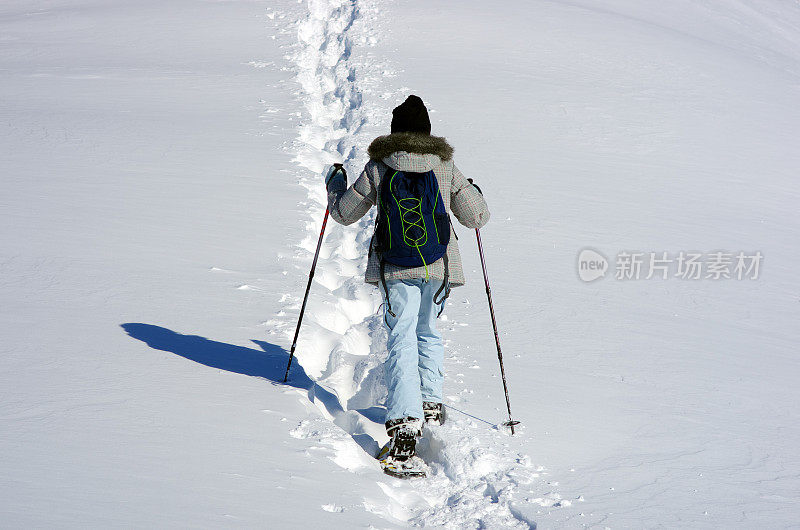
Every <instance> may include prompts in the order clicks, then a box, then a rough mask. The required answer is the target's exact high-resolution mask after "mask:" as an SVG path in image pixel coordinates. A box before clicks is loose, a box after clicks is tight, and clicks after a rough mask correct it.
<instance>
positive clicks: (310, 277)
mask: <svg viewBox="0 0 800 530" xmlns="http://www.w3.org/2000/svg"><path fill="white" fill-rule="evenodd" d="M326 224H328V209H327V208H326V209H325V217H324V218H323V219H322V230H320V231H319V241H317V250H316V252H314V261H313V262H311V272H310V273H309V275H308V285H307V286H306V294H305V296H303V305H302V307H301V308H300V317H299V318H298V319H297V329H295V330H294V341H292V349H291V351H290V352H289V364H287V365H286V375H284V376H283V382H284V383H285V382H286V381H287V380H288V379H289V368H291V367H292V359H294V349H295V348H296V347H297V336H298V335H299V334H300V324H302V323H303V313H305V311H306V302H307V301H308V292H309V291H310V290H311V281H312V280H313V279H314V269H316V268H317V258H318V257H319V249H320V248H321V247H322V236H323V235H324V234H325V225H326Z"/></svg>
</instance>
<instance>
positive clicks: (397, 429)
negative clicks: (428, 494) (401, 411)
mask: <svg viewBox="0 0 800 530" xmlns="http://www.w3.org/2000/svg"><path fill="white" fill-rule="evenodd" d="M421 423H422V422H421V421H420V420H419V419H417V418H400V419H396V420H390V421H387V422H386V432H387V433H388V434H389V435H390V436H391V437H392V439H391V440H389V442H388V443H387V444H386V445H385V446H383V449H381V451H380V452H379V453H378V461H380V463H381V468H383V472H384V473H386V474H387V475H391V476H393V477H398V478H412V477H424V476H427V473H426V467H427V466H425V462H423V461H422V459H421V458H420V457H418V456H417V437H419V435H420V426H421Z"/></svg>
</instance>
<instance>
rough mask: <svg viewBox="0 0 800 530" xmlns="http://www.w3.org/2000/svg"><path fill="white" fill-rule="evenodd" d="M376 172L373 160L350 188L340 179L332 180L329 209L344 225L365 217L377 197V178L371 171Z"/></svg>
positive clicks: (332, 215) (329, 191) (337, 220)
mask: <svg viewBox="0 0 800 530" xmlns="http://www.w3.org/2000/svg"><path fill="white" fill-rule="evenodd" d="M373 172H375V167H374V164H373V163H372V162H368V163H367V165H366V166H364V171H362V172H361V175H359V177H358V178H357V179H356V181H355V182H353V185H352V186H350V187H349V188H348V187H347V186H346V184H345V183H344V182H343V181H342V180H339V181H338V182H336V181H332V182H331V186H330V188H329V189H328V209H329V210H330V213H331V217H333V218H334V219H335V220H336V222H338V223H341V224H343V225H350V224H353V223H355V222H356V221H358V220H359V219H361V218H362V217H364V214H366V213H367V212H368V211H369V209H370V208H372V205H373V204H375V200H376V198H377V190H376V187H375V179H374V178H373V177H372V175H371V173H373Z"/></svg>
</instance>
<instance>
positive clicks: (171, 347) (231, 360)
mask: <svg viewBox="0 0 800 530" xmlns="http://www.w3.org/2000/svg"><path fill="white" fill-rule="evenodd" d="M120 326H121V327H122V329H124V330H125V332H126V333H127V334H128V335H130V336H131V337H133V338H134V339H137V340H140V341H142V342H144V343H145V344H147V345H148V346H150V347H151V348H153V349H156V350H161V351H168V352H171V353H174V354H176V355H180V356H181V357H184V358H186V359H189V360H191V361H194V362H196V363H200V364H204V365H206V366H210V367H212V368H218V369H220V370H226V371H228V372H234V373H237V374H242V375H249V376H253V377H263V378H264V379H267V380H269V381H272V383H273V384H277V385H282V386H284V385H285V386H289V387H293V388H297V389H300V390H305V391H306V392H308V399H309V400H311V402H312V403H313V402H315V401H317V400H319V402H320V403H321V404H322V406H323V407H325V410H326V411H327V412H328V414H329V415H330V416H331V417H333V419H334V423H336V424H337V425H339V426H340V427H343V425H340V423H344V424H345V426H346V425H348V424H349V422H348V420H347V414H346V413H347V411H345V410H344V408H343V407H342V404H341V403H340V402H339V398H338V397H337V396H336V395H335V394H333V393H332V392H330V391H329V390H327V389H325V388H324V387H323V386H321V385H320V384H318V383H317V382H316V381H314V380H313V379H312V378H311V377H309V376H308V374H306V371H305V370H304V369H303V367H302V366H301V365H300V363H299V362H298V360H297V357H295V358H294V360H293V361H292V368H291V370H290V371H289V380H288V381H287V382H286V383H284V382H283V377H284V374H285V373H286V363H287V362H288V361H289V353H288V352H287V351H286V350H285V349H284V348H282V347H280V346H277V345H275V344H271V343H269V342H265V341H261V340H254V341H253V342H254V343H255V344H257V345H258V346H259V347H260V348H261V349H260V350H259V349H255V348H245V347H244V346H235V345H233V344H226V343H224V342H217V341H214V340H209V339H207V338H205V337H200V336H198V335H181V334H180V333H176V332H174V331H172V330H170V329H167V328H162V327H161V326H155V325H152V324H141V323H126V324H121V325H120ZM353 412H358V413H359V414H361V415H362V416H364V417H365V418H366V419H367V420H369V421H373V422H376V423H383V414H384V413H385V409H384V408H383V407H370V408H367V409H361V410H358V411H353ZM344 430H345V431H348V429H346V428H345V429H344ZM348 433H349V434H350V436H352V437H353V439H354V440H355V441H356V443H358V445H360V446H361V448H362V449H364V451H366V452H367V453H368V454H370V455H374V454H376V452H377V447H378V442H377V441H376V440H375V439H374V438H372V437H371V436H369V435H368V434H364V433H351V432H349V431H348Z"/></svg>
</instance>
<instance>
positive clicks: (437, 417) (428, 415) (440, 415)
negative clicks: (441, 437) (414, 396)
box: [422, 401, 447, 425]
mask: <svg viewBox="0 0 800 530" xmlns="http://www.w3.org/2000/svg"><path fill="white" fill-rule="evenodd" d="M422 411H423V412H424V413H425V423H427V424H428V425H444V421H445V420H446V419H447V413H446V412H445V409H444V405H442V404H441V403H436V402H434V401H424V402H423V403H422Z"/></svg>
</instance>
